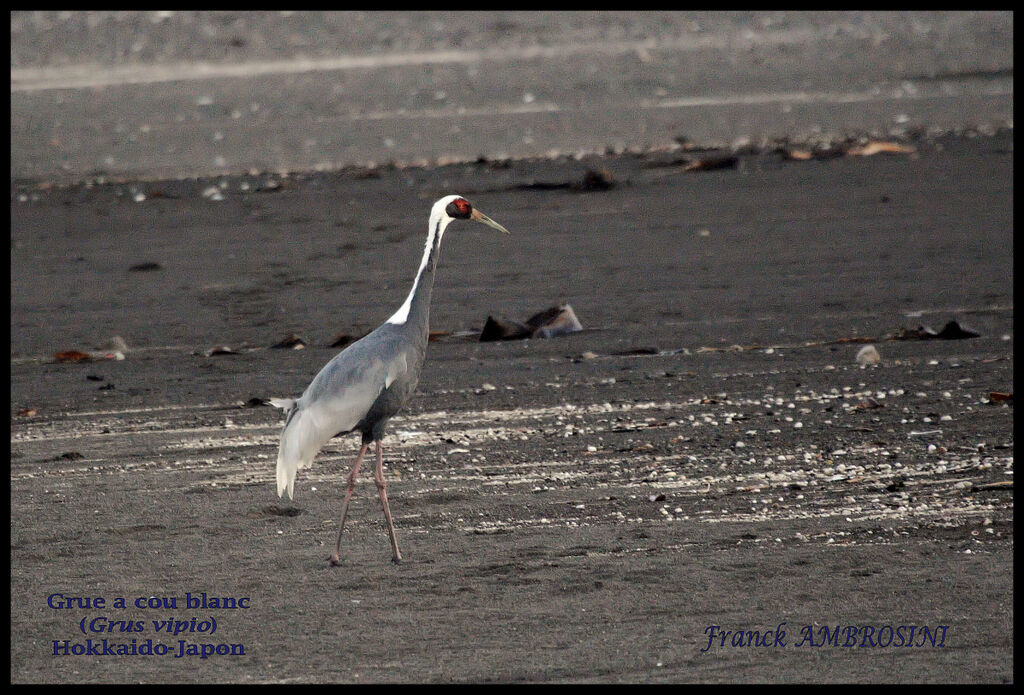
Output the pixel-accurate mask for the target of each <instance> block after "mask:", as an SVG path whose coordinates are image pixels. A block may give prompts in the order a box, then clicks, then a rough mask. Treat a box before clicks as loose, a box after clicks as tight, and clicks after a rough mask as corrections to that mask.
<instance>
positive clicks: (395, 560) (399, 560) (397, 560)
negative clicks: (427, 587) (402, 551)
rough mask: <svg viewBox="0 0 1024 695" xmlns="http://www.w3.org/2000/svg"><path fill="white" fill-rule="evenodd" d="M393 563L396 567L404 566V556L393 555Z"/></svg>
mask: <svg viewBox="0 0 1024 695" xmlns="http://www.w3.org/2000/svg"><path fill="white" fill-rule="evenodd" d="M391 562H393V563H395V564H396V565H400V564H402V556H401V555H392V556H391Z"/></svg>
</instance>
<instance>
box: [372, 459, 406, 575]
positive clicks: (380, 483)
mask: <svg viewBox="0 0 1024 695" xmlns="http://www.w3.org/2000/svg"><path fill="white" fill-rule="evenodd" d="M373 480H374V481H375V482H376V483H377V493H378V494H379V495H380V503H381V505H383V507H384V519H386V520H387V522H388V536H389V537H390V538H391V559H392V561H394V562H401V561H402V553H400V552H398V541H397V540H395V524H394V522H393V521H392V520H391V507H389V506H388V491H387V483H386V482H384V454H383V450H382V448H381V444H380V440H379V439H378V440H377V467H376V468H375V469H374V471H373Z"/></svg>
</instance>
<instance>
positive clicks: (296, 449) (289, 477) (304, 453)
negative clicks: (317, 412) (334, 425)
mask: <svg viewBox="0 0 1024 695" xmlns="http://www.w3.org/2000/svg"><path fill="white" fill-rule="evenodd" d="M286 412H288V411H286ZM322 429H323V428H320V427H317V422H316V418H315V417H314V416H313V413H311V412H309V411H308V410H304V409H302V408H292V409H291V410H290V412H289V414H288V421H287V422H286V423H285V426H284V431H283V432H282V433H281V447H280V448H279V449H278V451H277V496H278V497H282V496H283V495H284V492H285V490H287V491H288V499H293V498H294V495H293V491H294V488H295V476H296V475H297V474H298V471H299V469H300V468H308V467H309V465H310V464H311V463H312V462H313V457H314V456H316V454H317V452H318V451H320V447H322V446H323V445H324V444H325V443H326V442H327V440H328V439H330V437H331V435H327V436H326V437H324V436H323V432H322V431H321V430H322Z"/></svg>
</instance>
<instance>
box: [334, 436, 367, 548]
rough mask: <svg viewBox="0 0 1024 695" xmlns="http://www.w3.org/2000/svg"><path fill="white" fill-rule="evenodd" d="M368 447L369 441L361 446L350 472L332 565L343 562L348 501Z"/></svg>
mask: <svg viewBox="0 0 1024 695" xmlns="http://www.w3.org/2000/svg"><path fill="white" fill-rule="evenodd" d="M368 448H370V444H369V443H366V444H363V446H362V447H360V449H359V456H357V457H356V463H355V465H354V466H352V472H351V473H349V474H348V492H346V493H345V501H344V502H343V503H342V505H341V527H340V528H339V529H338V545H337V546H335V548H334V554H333V555H331V557H330V558H329V559H328V562H330V563H331V566H332V567H337V566H338V565H340V564H341V532H342V531H344V530H345V517H347V516H348V501H349V500H350V499H352V490H354V489H355V487H356V477H357V476H358V475H359V464H360V463H362V462H363V455H364V454H365V453H366V450H367V449H368Z"/></svg>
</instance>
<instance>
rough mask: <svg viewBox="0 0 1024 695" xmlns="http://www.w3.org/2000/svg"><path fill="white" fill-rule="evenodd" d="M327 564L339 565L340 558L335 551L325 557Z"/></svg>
mask: <svg viewBox="0 0 1024 695" xmlns="http://www.w3.org/2000/svg"><path fill="white" fill-rule="evenodd" d="M327 564H329V565H330V566H331V567H338V566H339V565H341V558H340V557H338V554H337V553H331V556H330V557H329V558H327Z"/></svg>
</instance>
